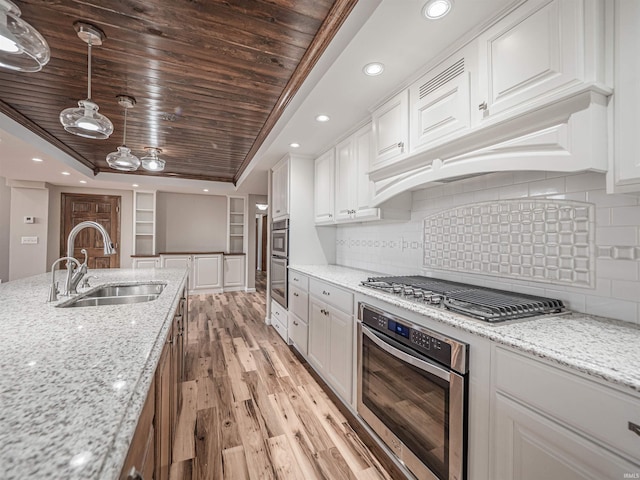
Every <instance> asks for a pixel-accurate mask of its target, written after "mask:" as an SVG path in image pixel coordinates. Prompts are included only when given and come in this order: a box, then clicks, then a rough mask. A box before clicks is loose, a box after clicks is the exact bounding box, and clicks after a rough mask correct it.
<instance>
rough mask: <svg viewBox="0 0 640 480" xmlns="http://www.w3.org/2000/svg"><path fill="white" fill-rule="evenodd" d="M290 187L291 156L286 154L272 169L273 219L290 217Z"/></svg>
mask: <svg viewBox="0 0 640 480" xmlns="http://www.w3.org/2000/svg"><path fill="white" fill-rule="evenodd" d="M289 189H290V172H289V156H286V157H284V158H283V159H282V160H280V161H279V162H278V163H277V164H276V165H275V166H274V167H273V169H272V190H271V198H272V200H271V216H272V218H273V220H281V219H283V218H288V217H289Z"/></svg>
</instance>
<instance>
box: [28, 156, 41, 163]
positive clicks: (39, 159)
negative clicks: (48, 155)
mask: <svg viewBox="0 0 640 480" xmlns="http://www.w3.org/2000/svg"><path fill="white" fill-rule="evenodd" d="M31 160H33V161H34V162H36V163H42V162H44V160H42V159H41V158H37V157H33V158H32V159H31Z"/></svg>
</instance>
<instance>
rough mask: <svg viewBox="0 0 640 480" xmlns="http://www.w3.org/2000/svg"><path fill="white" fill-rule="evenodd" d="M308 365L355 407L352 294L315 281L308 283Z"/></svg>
mask: <svg viewBox="0 0 640 480" xmlns="http://www.w3.org/2000/svg"><path fill="white" fill-rule="evenodd" d="M309 293H310V295H309V346H308V358H309V363H310V364H311V365H312V366H313V367H314V368H315V369H316V371H317V372H318V373H319V374H320V375H321V376H322V377H323V378H324V379H325V380H326V381H327V383H328V384H329V385H330V386H331V387H332V388H333V390H334V391H335V392H336V393H337V394H338V395H339V396H340V397H341V398H342V399H343V400H344V401H345V402H346V403H347V404H351V403H352V394H353V365H354V361H355V357H354V349H353V329H354V320H353V316H352V313H353V293H351V292H348V291H346V290H343V289H341V288H337V287H335V286H333V285H330V284H328V283H325V282H322V281H319V280H317V279H314V278H312V279H311V280H310V282H309Z"/></svg>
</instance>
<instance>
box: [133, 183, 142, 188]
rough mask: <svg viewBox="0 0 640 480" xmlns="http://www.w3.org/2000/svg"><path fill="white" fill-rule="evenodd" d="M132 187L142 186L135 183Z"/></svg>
mask: <svg viewBox="0 0 640 480" xmlns="http://www.w3.org/2000/svg"><path fill="white" fill-rule="evenodd" d="M131 186H132V187H139V186H140V185H138V184H137V183H134V184H133V185H131Z"/></svg>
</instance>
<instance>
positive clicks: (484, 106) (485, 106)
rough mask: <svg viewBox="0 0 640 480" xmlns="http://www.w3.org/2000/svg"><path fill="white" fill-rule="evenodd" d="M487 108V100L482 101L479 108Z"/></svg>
mask: <svg viewBox="0 0 640 480" xmlns="http://www.w3.org/2000/svg"><path fill="white" fill-rule="evenodd" d="M486 109H487V102H482V103H481V104H480V105H478V110H486Z"/></svg>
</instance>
